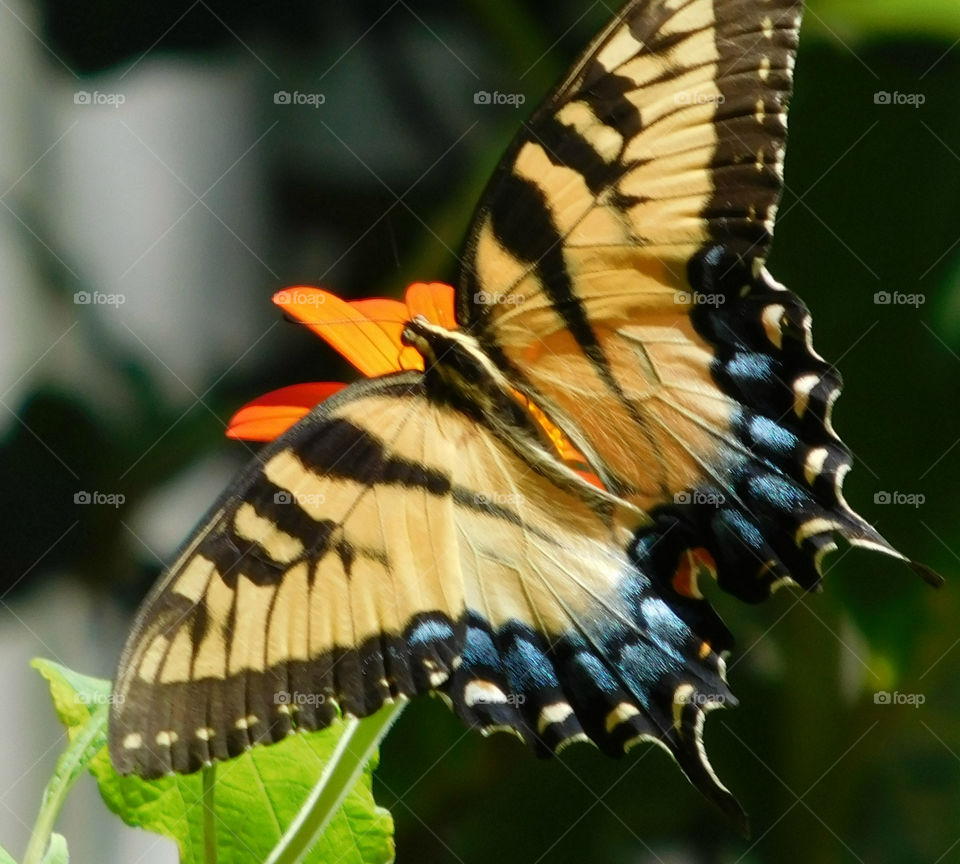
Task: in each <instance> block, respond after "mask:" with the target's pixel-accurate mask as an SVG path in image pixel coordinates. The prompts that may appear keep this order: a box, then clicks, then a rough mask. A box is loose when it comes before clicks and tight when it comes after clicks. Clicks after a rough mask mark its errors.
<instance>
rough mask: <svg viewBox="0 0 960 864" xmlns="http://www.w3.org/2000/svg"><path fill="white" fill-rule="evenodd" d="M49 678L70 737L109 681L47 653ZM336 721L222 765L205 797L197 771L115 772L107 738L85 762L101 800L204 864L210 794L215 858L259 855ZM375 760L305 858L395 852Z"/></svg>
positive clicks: (288, 815) (354, 861) (380, 858)
mask: <svg viewBox="0 0 960 864" xmlns="http://www.w3.org/2000/svg"><path fill="white" fill-rule="evenodd" d="M34 665H35V666H36V667H37V668H38V669H40V671H41V674H43V676H44V677H45V678H46V679H47V680H48V681H49V682H50V691H51V695H52V696H53V700H54V705H55V707H56V710H57V715H58V716H59V717H60V719H61V721H62V722H63V723H64V724H65V725H66V726H67V728H68V731H69V732H70V734H71V737H72V736H73V735H75V734H76V730H77V728H78V726H81V725H82V724H84V723H86V721H87V720H88V719H89V717H90V711H89V707H90V706H91V705H99V704H102V703H103V702H107V701H109V699H110V698H111V697H110V683H109V682H107V681H99V680H97V679H94V678H89V677H87V676H85V675H80V674H78V673H76V672H72V671H71V670H69V669H66V668H65V667H62V666H59V665H58V664H56V663H51V662H49V661H34ZM342 727H343V724H342V723H337V724H335V725H334V726H332V727H330V728H329V729H325V730H323V731H322V732H314V733H311V734H308V735H291V736H290V737H289V738H287V739H286V740H284V741H281V742H279V743H277V744H272V745H270V746H269V747H255V748H253V749H252V750H250V751H249V752H248V753H245V754H244V755H242V756H239V757H237V758H236V759H230V760H228V761H226V762H222V763H219V764H218V765H217V766H216V774H215V777H214V779H213V787H214V789H213V791H214V793H215V794H214V795H213V796H210V795H209V793H208V795H207V796H206V797H205V796H204V784H203V776H202V774H200V773H198V774H192V775H188V776H180V775H177V776H170V777H162V778H160V779H158V780H151V781H147V780H143V779H141V778H139V777H129V776H128V777H121V776H120V775H118V774H117V773H116V772H115V771H114V770H113V766H112V765H111V764H110V757H109V754H108V752H107V748H106V747H105V746H103V747H101V748H100V750H99V752H98V753H97V754H96V756H94V757H93V759H92V760H91V761H90V763H89V767H90V770H91V772H92V773H93V775H94V777H95V778H96V780H97V783H98V785H99V787H100V794H101V795H102V796H103V799H104V801H106V803H107V806H108V807H109V808H110V809H111V810H112V811H113V812H114V813H116V814H117V815H119V816H120V817H121V818H122V819H123V820H124V822H126V823H127V824H128V825H134V826H138V827H141V828H145V829H147V830H148V831H153V832H156V833H158V834H163V835H165V836H167V837H170V838H172V839H173V840H174V841H176V843H177V845H178V847H179V849H180V860H181V862H183V864H204V862H205V861H207V860H209V859H208V858H205V855H204V821H205V820H204V816H205V814H206V815H207V816H209V815H210V814H209V812H208V811H206V810H205V805H207V804H208V802H209V800H210V798H211V797H212V798H213V817H214V818H213V819H208V820H207V821H208V822H212V823H213V825H214V826H215V829H216V856H217V857H216V861H217V864H247V862H251V861H263V860H265V859H266V858H267V856H268V855H269V854H270V851H271V849H272V848H273V847H274V846H275V845H276V843H277V841H278V840H279V839H280V836H281V834H282V833H283V831H284V829H285V828H286V826H287V825H288V824H289V823H290V822H291V820H293V818H294V817H295V816H296V815H297V812H298V810H299V809H300V805H301V804H302V803H303V801H304V800H305V799H306V797H307V795H308V793H309V792H310V790H311V789H312V788H313V787H314V785H315V784H316V782H317V779H318V778H319V777H320V775H321V773H322V772H323V770H324V767H325V766H326V765H327V763H328V762H329V761H330V757H331V755H332V754H333V752H334V750H335V749H336V746H337V742H338V740H339V737H340V734H341V732H342ZM375 761H376V760H375V759H373V760H371V761H370V764H369V765H368V766H367V767H366V768H365V770H364V771H363V772H362V774H361V776H360V779H359V781H358V782H357V783H356V785H355V786H354V787H353V788H352V789H351V790H350V792H349V794H348V795H347V797H346V800H345V801H344V803H343V806H342V807H341V808H340V810H339V811H338V812H337V813H336V814H335V815H334V816H333V818H332V819H331V821H330V824H329V825H328V827H327V829H326V831H325V832H324V833H323V835H322V836H321V837H320V839H319V841H318V843H317V844H316V846H315V847H314V848H313V849H312V850H311V851H310V853H309V854H308V855H307V856H306V857H305V858H304V859H303V860H304V861H305V862H312V864H321V862H329V861H337V862H340V864H385V862H390V861H392V860H393V857H394V849H393V819H392V817H391V816H390V813H389V812H388V811H386V810H384V809H383V808H380V807H377V806H376V804H375V802H374V800H373V793H372V790H371V772H372V770H373V768H374V767H375Z"/></svg>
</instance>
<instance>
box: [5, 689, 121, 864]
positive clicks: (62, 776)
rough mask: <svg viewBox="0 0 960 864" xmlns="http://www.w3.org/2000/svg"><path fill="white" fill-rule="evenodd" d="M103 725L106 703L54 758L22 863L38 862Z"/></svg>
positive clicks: (105, 716) (99, 735)
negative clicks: (53, 765)
mask: <svg viewBox="0 0 960 864" xmlns="http://www.w3.org/2000/svg"><path fill="white" fill-rule="evenodd" d="M106 724H107V706H106V705H101V706H100V707H99V708H97V710H96V711H95V712H94V713H93V714H92V715H91V716H90V719H89V720H87V722H86V723H84V724H83V726H82V727H81V728H80V730H79V732H77V734H76V736H75V737H74V739H73V740H72V741H71V742H70V746H69V747H68V748H67V749H66V750H65V751H64V752H63V754H62V755H61V756H60V759H59V760H58V761H57V770H56V771H55V772H54V775H53V777H51V778H50V782H49V783H47V787H46V789H44V790H43V799H42V801H41V803H40V812H39V813H38V814H37V821H36V822H35V823H34V825H33V832H32V833H31V835H30V843H29V844H28V845H27V851H26V854H25V855H24V858H23V864H41V862H42V861H43V856H44V853H45V852H46V851H47V844H48V843H49V842H50V835H51V834H52V833H53V826H54V823H55V822H56V821H57V816H58V815H59V814H60V808H61V807H63V802H64V800H65V799H66V797H67V792H69V791H70V787H71V786H72V785H73V783H74V781H75V780H76V779H77V777H79V776H80V775H81V774H82V773H83V771H84V769H85V768H86V766H87V765H88V764H89V762H90V753H89V752H88V751H89V750H90V748H91V746H96V747H97V750H99V749H100V747H102V746H103V741H98V740H97V739H98V738H104V736H105V733H104V729H105V728H106Z"/></svg>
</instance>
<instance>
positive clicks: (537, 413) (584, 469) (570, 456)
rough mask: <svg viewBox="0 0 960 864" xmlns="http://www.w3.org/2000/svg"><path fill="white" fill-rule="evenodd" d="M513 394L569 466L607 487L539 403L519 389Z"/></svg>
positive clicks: (595, 482) (601, 487)
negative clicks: (531, 399) (532, 400)
mask: <svg viewBox="0 0 960 864" xmlns="http://www.w3.org/2000/svg"><path fill="white" fill-rule="evenodd" d="M513 395H514V397H515V398H516V400H517V401H518V402H519V403H520V404H521V405H523V407H524V408H526V409H527V412H528V413H529V414H530V416H531V417H532V418H533V419H534V420H535V421H536V423H537V425H538V426H539V427H540V428H541V429H543V431H544V433H545V434H546V436H547V438H549V439H550V443H551V444H552V445H553V449H554V450H555V451H556V453H557V455H558V456H559V457H560V459H561V461H562V462H563V463H564V464H565V465H566V466H567V467H568V468H572V469H573V470H574V471H576V472H577V474H579V475H580V476H581V477H582V478H583V479H584V480H586V481H587V483H589V484H591V485H592V486H596V487H597V488H598V489H606V487H605V486H604V485H603V481H602V480H601V479H600V478H599V477H598V476H597V475H596V474H594V473H593V471H591V470H590V464H589V463H588V462H587V459H586V457H585V456H584V455H583V454H582V453H581V452H580V451H579V450H578V449H577V448H576V447H575V446H574V445H573V442H572V441H571V440H570V439H569V438H568V437H567V436H566V435H565V434H564V432H563V430H562V429H561V428H560V427H559V426H557V425H556V424H554V423H553V421H552V420H551V419H550V418H549V417H547V415H546V414H545V413H544V412H543V410H542V409H541V408H540V407H539V406H538V405H536V404H534V403H533V402H531V401H530V400H529V399H528V398H527V397H526V396H524V395H523V394H522V393H521V392H520V391H519V390H514V391H513Z"/></svg>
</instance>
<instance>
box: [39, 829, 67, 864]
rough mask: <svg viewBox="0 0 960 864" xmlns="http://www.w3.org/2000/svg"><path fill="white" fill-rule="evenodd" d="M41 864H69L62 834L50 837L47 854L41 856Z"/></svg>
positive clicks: (65, 839)
mask: <svg viewBox="0 0 960 864" xmlns="http://www.w3.org/2000/svg"><path fill="white" fill-rule="evenodd" d="M43 864H70V856H69V855H68V854H67V838H66V837H64V836H63V835H62V834H53V835H52V836H51V837H50V845H49V846H48V847H47V854H46V855H44V856H43Z"/></svg>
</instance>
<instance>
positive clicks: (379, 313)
mask: <svg viewBox="0 0 960 864" xmlns="http://www.w3.org/2000/svg"><path fill="white" fill-rule="evenodd" d="M350 305H351V306H352V307H353V308H354V309H356V310H357V311H359V312H361V313H363V314H364V315H365V316H366V317H367V318H369V319H370V320H371V321H373V323H374V324H376V325H377V326H378V327H379V328H380V329H381V330H383V332H384V333H386V334H387V338H388V339H389V340H390V342H391V344H392V345H393V350H394V351H396V357H397V365H398V367H399V368H400V369H406V370H410V369H415V370H417V371H418V372H422V371H423V357H421V356H420V352H419V351H417V349H416V348H413V347H411V346H410V345H404V344H403V340H402V339H401V335H402V334H403V328H404V325H405V324H406V323H407V321H409V320H410V319H411V318H412V317H413V315H411V314H410V310H409V308H408V307H407V305H406V304H405V303H401V302H400V301H399V300H387V299H385V298H383V297H369V298H367V299H364V300H351V301H350Z"/></svg>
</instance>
